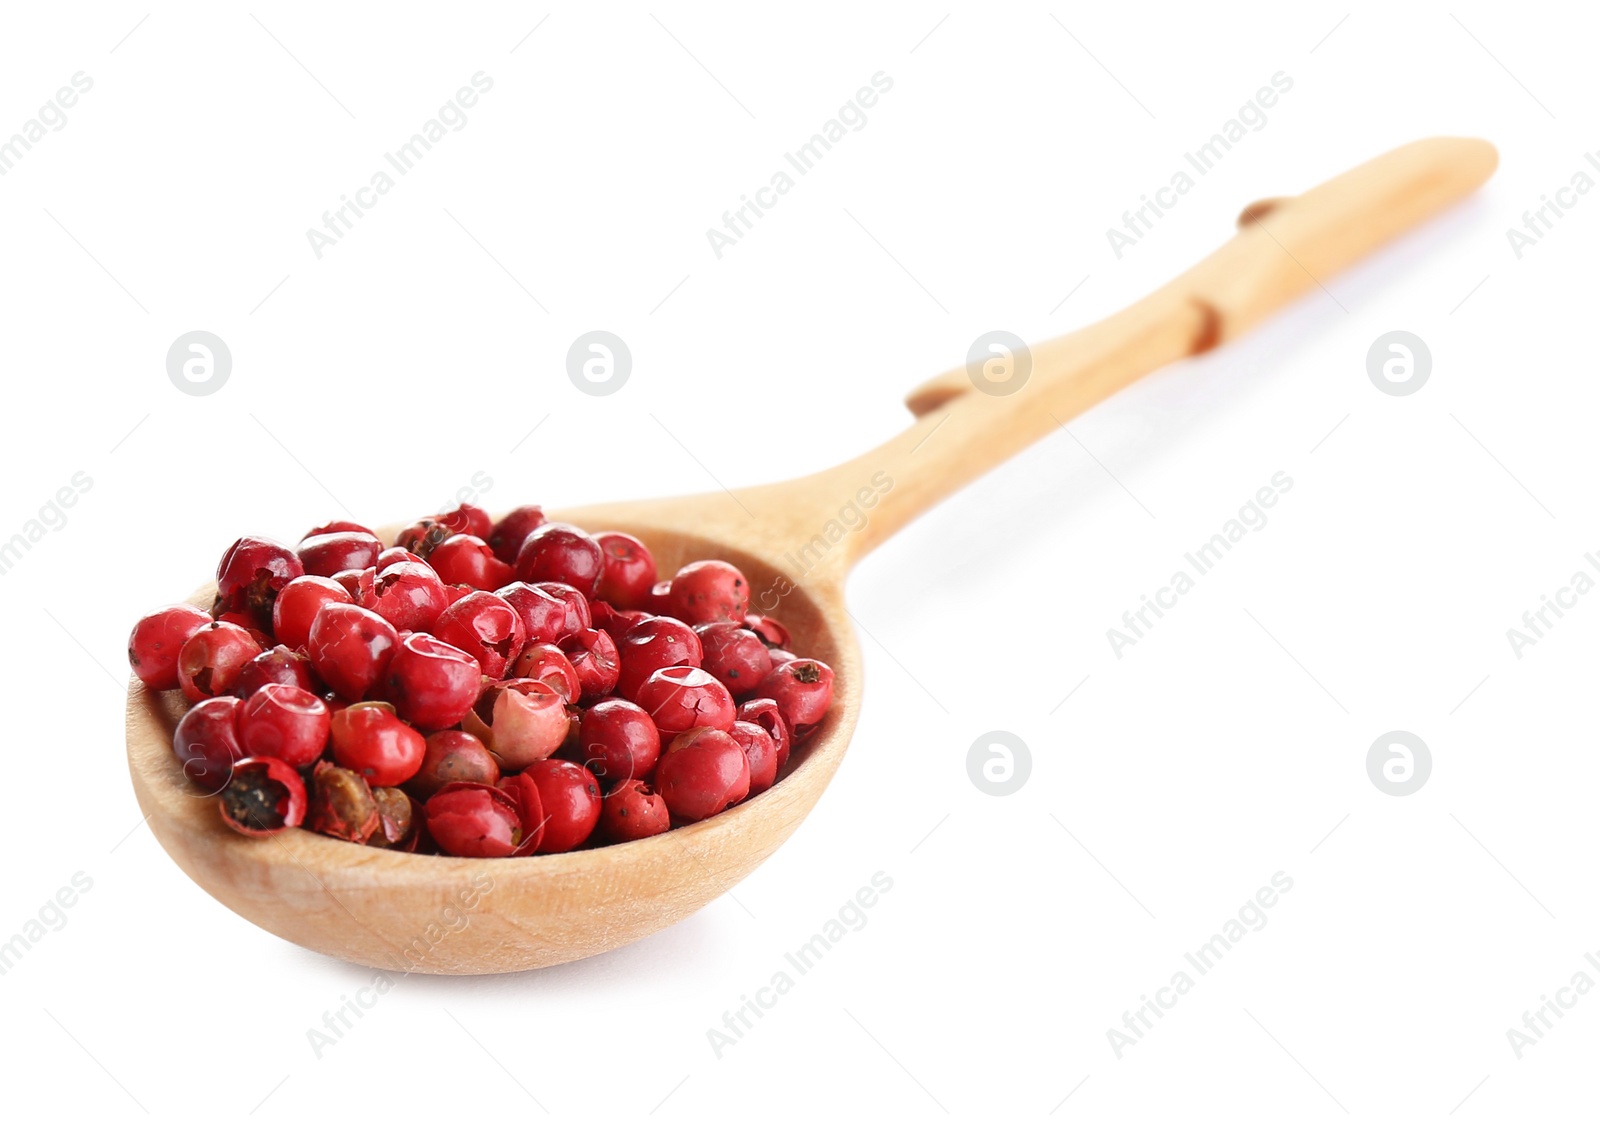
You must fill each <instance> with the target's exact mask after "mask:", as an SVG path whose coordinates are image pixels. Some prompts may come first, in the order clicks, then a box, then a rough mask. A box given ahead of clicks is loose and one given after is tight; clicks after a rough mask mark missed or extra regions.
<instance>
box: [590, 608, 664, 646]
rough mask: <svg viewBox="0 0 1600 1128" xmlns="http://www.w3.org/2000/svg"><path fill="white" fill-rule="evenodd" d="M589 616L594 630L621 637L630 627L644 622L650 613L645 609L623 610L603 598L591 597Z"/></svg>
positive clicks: (613, 636)
mask: <svg viewBox="0 0 1600 1128" xmlns="http://www.w3.org/2000/svg"><path fill="white" fill-rule="evenodd" d="M589 617H590V619H591V621H592V622H593V624H594V627H595V629H596V630H601V631H605V632H606V634H608V635H610V636H611V637H612V638H621V637H622V635H623V634H624V633H625V632H626V631H627V630H628V629H629V628H630V627H632V626H634V625H635V624H636V623H642V622H644V621H645V620H646V619H648V618H650V615H649V613H648V612H645V611H623V610H620V609H619V608H616V607H613V606H611V604H609V603H607V602H606V601H605V600H603V599H591V600H590V601H589Z"/></svg>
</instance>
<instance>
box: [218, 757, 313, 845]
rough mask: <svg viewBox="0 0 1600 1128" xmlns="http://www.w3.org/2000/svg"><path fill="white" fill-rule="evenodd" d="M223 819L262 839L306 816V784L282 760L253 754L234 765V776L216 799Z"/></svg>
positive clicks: (240, 829)
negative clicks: (253, 755)
mask: <svg viewBox="0 0 1600 1128" xmlns="http://www.w3.org/2000/svg"><path fill="white" fill-rule="evenodd" d="M217 806H218V808H219V809H220V810H221V811H222V821H223V822H225V823H227V824H228V826H230V827H232V828H233V829H234V830H236V831H238V832H239V833H240V834H247V835H249V836H250V837H252V838H265V837H266V836H267V835H269V834H276V833H278V831H280V830H286V829H288V828H289V827H291V826H299V825H300V823H301V820H303V819H304V818H305V816H306V785H305V781H304V780H302V779H301V778H300V773H299V772H297V771H295V770H294V769H293V768H292V767H290V766H289V765H288V764H285V763H284V762H283V761H282V760H274V759H272V758H270V757H252V758H251V759H248V760H240V761H239V762H238V763H237V764H235V765H233V778H231V779H229V780H228V784H227V786H226V787H224V788H223V789H222V796H221V798H219V799H218V800H217Z"/></svg>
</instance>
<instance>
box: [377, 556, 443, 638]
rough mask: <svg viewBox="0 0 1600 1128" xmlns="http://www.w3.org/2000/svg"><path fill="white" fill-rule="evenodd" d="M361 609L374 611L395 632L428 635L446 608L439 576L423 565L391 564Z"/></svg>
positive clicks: (378, 578)
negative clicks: (420, 632)
mask: <svg viewBox="0 0 1600 1128" xmlns="http://www.w3.org/2000/svg"><path fill="white" fill-rule="evenodd" d="M362 606H364V607H366V608H367V609H368V610H371V611H376V612H377V613H378V614H380V615H382V616H383V617H384V618H385V619H387V620H389V622H390V623H392V624H394V629H395V630H397V631H430V630H432V629H433V625H434V623H435V621H437V620H438V618H439V616H440V614H441V613H443V611H444V609H445V608H446V607H448V606H450V598H449V596H448V595H447V594H446V593H445V588H444V583H443V581H441V580H440V579H439V574H438V573H437V572H435V571H434V570H433V569H432V568H430V567H428V566H427V565H426V564H411V563H406V562H402V563H400V564H391V565H389V566H388V567H387V568H385V569H384V570H383V571H381V572H379V573H378V577H377V579H376V580H375V581H374V582H373V585H372V596H371V599H370V600H368V601H363V603H362Z"/></svg>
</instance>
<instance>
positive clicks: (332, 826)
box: [306, 760, 382, 842]
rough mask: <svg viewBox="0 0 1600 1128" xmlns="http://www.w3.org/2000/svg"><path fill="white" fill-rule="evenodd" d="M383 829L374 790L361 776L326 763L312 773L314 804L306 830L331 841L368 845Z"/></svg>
mask: <svg viewBox="0 0 1600 1128" xmlns="http://www.w3.org/2000/svg"><path fill="white" fill-rule="evenodd" d="M381 825H382V816H381V815H380V814H379V812H378V802H377V800H376V799H375V798H374V797H373V794H372V788H371V787H370V786H369V785H368V784H367V781H366V780H365V779H363V778H361V776H360V775H359V774H358V773H356V772H353V771H351V770H350V769H348V768H341V767H339V766H338V765H336V764H331V763H329V762H328V761H327V760H319V761H317V766H316V767H315V768H314V769H313V770H312V772H311V801H310V803H309V805H308V807H307V811H306V826H307V827H308V828H310V829H311V830H314V831H316V832H317V833H318V834H326V835H328V836H329V837H330V838H342V839H344V840H345V841H346V842H365V841H367V839H369V838H371V837H372V836H373V835H374V834H375V833H377V831H378V828H379V827H380V826H381Z"/></svg>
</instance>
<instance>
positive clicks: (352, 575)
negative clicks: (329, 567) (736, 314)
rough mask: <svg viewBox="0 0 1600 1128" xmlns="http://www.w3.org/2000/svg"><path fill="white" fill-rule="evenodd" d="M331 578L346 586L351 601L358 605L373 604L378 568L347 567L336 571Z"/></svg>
mask: <svg viewBox="0 0 1600 1128" xmlns="http://www.w3.org/2000/svg"><path fill="white" fill-rule="evenodd" d="M329 578H330V579H331V580H333V582H334V583H336V584H338V585H339V586H340V587H342V588H344V590H345V592H346V594H348V595H349V596H350V600H351V602H353V603H355V604H356V605H357V606H360V607H371V606H372V600H373V598H374V596H373V589H375V588H376V587H377V586H378V569H377V568H346V569H345V570H344V571H343V572H335V573H334V574H333V575H332V576H330V577H329Z"/></svg>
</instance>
